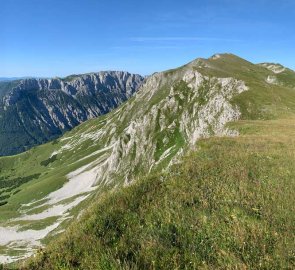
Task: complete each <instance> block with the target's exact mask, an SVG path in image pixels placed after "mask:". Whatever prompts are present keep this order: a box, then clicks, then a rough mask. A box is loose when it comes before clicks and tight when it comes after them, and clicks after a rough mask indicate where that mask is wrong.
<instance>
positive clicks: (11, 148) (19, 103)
mask: <svg viewBox="0 0 295 270" xmlns="http://www.w3.org/2000/svg"><path fill="white" fill-rule="evenodd" d="M143 79H144V78H143V77H141V76H140V75H134V74H129V73H127V72H115V71H111V72H100V73H92V74H85V75H75V76H70V77H67V78H65V79H58V78H56V79H24V80H21V81H12V82H1V83H0V130H1V132H0V155H11V154H16V153H19V152H22V151H24V150H26V149H28V148H30V147H32V146H34V145H36V144H41V143H44V142H47V141H48V140H51V139H54V138H56V137H58V136H60V135H61V134H62V133H63V132H65V131H67V130H70V129H71V128H73V127H75V126H77V125H78V124H79V123H82V122H84V121H85V120H87V119H90V118H94V117H97V116H99V115H102V114H105V113H107V112H109V111H111V110H112V109H114V108H116V107H118V106H119V105H120V104H121V103H123V102H124V101H126V100H127V99H128V98H130V97H131V96H132V95H133V94H134V93H135V92H136V91H137V89H138V87H139V86H140V85H141V84H142V82H143Z"/></svg>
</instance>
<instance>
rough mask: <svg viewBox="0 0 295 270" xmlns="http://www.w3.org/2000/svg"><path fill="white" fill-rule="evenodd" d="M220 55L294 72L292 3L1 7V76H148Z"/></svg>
mask: <svg viewBox="0 0 295 270" xmlns="http://www.w3.org/2000/svg"><path fill="white" fill-rule="evenodd" d="M220 52H231V53H234V54H237V55H239V56H241V57H243V58H246V59H248V60H250V61H252V62H263V61H268V62H280V63H282V64H284V65H286V66H288V67H291V68H293V69H295V1H294V0H280V1H277V0H276V1H272V0H267V1H266V0H255V1H250V0H248V1H243V0H220V1H218V0H215V1H213V0H211V1H210V0H207V1H204V0H203V1H198V0H195V1H193V0H181V1H175V0H170V1H168V0H157V1H155V0H149V1H135V0H134V1H131V0H0V76H44V77H49V76H65V75H69V74H74V73H76V74H77V73H86V72H92V71H99V70H127V71H130V72H135V73H140V74H144V75H147V74H150V73H153V72H155V71H161V70H165V69H169V68H173V67H177V66H180V65H183V64H185V63H187V62H189V61H191V60H193V59H195V58H197V57H209V56H211V55H212V54H214V53H220Z"/></svg>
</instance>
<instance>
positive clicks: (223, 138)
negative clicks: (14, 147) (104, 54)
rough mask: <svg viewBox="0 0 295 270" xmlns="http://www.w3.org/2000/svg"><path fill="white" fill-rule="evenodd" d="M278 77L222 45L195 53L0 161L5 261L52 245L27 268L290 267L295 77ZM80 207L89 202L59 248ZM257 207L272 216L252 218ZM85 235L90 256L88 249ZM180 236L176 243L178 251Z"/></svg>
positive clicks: (0, 254)
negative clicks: (218, 50)
mask: <svg viewBox="0 0 295 270" xmlns="http://www.w3.org/2000/svg"><path fill="white" fill-rule="evenodd" d="M275 71H276V72H277V69H276V70H275ZM276 72H274V71H273V70H270V69H269V67H265V66H261V65H254V64H252V63H250V62H248V61H246V60H244V59H241V58H239V57H237V56H234V55H231V54H222V55H214V56H213V57H211V58H209V59H196V60H194V61H192V62H191V63H189V64H187V65H185V66H182V67H180V68H178V69H174V70H169V71H166V72H161V73H156V74H154V75H152V76H150V77H149V78H148V79H147V80H146V82H145V83H144V85H143V86H142V87H141V88H140V89H139V91H138V92H137V93H136V94H135V95H134V96H133V97H132V98H131V99H129V100H128V101H127V102H126V103H124V104H123V105H121V106H120V107H119V108H117V109H115V110H114V111H112V112H110V113H108V114H106V115H104V116H100V117H98V118H96V119H91V120H88V121H86V122H85V123H83V124H81V125H79V126H78V127H76V128H74V129H73V130H71V131H69V132H67V133H66V134H65V135H64V136H62V137H61V138H60V139H58V140H55V141H53V142H51V143H47V144H45V145H42V146H38V147H36V148H33V149H31V150H29V151H27V152H25V153H22V154H19V155H16V156H11V157H3V158H0V168H1V171H0V176H1V179H0V184H1V187H0V192H1V194H0V196H1V200H0V204H1V206H0V212H1V215H0V233H1V234H2V235H5V237H4V238H1V239H0V261H2V262H12V261H15V260H19V259H22V258H24V257H27V256H30V255H31V254H33V253H34V251H35V250H36V249H37V248H38V247H40V246H41V245H47V244H48V243H50V242H51V244H49V247H48V250H45V251H42V252H41V253H42V254H39V256H38V257H37V258H36V260H35V261H32V262H31V264H30V266H26V267H35V268H36V269H42V267H43V268H45V269H46V267H47V268H48V269H50V267H53V268H56V269H71V268H75V267H76V268H77V269H96V268H97V269H99V268H102V269H106V268H107V267H109V268H118V267H119V268H120V267H121V268H131V269H134V268H142V267H146V268H151V269H152V268H165V267H164V266H165V264H167V266H171V267H172V268H177V267H180V268H184V265H185V267H187V268H193V267H196V266H198V267H203V268H204V269H206V268H208V267H209V268H212V267H217V268H224V265H226V264H228V265H230V266H231V267H232V268H233V269H234V268H235V267H238V268H241V267H242V268H243V267H244V268H245V267H250V266H251V265H252V266H253V268H255V267H256V268H259V267H260V265H261V267H262V266H263V267H264V266H265V267H264V268H267V267H268V266H270V267H275V266H278V267H289V265H292V264H291V263H292V256H293V255H292V251H290V250H292V249H293V247H292V242H291V240H292V238H291V237H292V233H291V232H292V229H294V228H293V227H292V226H293V225H292V222H293V221H292V219H290V218H289V216H288V215H290V213H292V212H291V211H292V205H293V204H292V203H290V204H289V202H292V198H291V197H292V192H293V190H294V186H293V185H294V181H292V179H294V178H293V175H294V174H293V173H294V171H293V170H292V166H293V164H294V156H293V155H294V151H293V150H294V148H293V147H292V146H293V133H292V132H293V131H292V127H293V125H294V124H293V119H294V114H295V90H294V88H295V73H294V72H293V71H290V70H287V69H284V70H280V73H276ZM270 77H271V79H270ZM239 133H240V136H238V137H236V136H237V135H238V134H239ZM216 136H217V137H216ZM188 153H190V154H188ZM183 156H187V157H186V158H184V159H182V157H183ZM180 160H182V161H181V163H180V164H178V165H175V164H177V163H178V162H179V161H180ZM173 164H174V165H173ZM255 164H256V165H255ZM27 168H30V170H29V171H28V170H27ZM170 168H171V169H170ZM143 175H151V176H150V177H149V176H147V177H145V178H147V179H143V178H144V177H143ZM280 177H281V178H282V179H281V180H280ZM206 181H208V184H207V185H206ZM261 181H262V182H261ZM133 182H135V183H136V184H134V185H132V186H131V187H129V188H127V189H123V190H122V188H123V187H124V186H129V185H130V184H131V183H133ZM157 183H158V184H157ZM161 183H162V184H161ZM166 183H167V185H168V186H169V185H170V184H171V186H170V188H168V187H167V186H166ZM169 183H170V184H169ZM262 183H263V184H262ZM154 184H155V185H154ZM284 186H286V188H287V187H288V189H287V190H285V189H283V188H284ZM215 187H216V188H215ZM142 188H143V189H144V190H143V191H140V190H141V189H142ZM239 188H241V189H239ZM260 188H261V189H260ZM190 189H191V192H190ZM120 190H122V191H120ZM173 190H175V192H174V191H173ZM278 190H284V193H278V192H277V191H278ZM157 192H159V194H156V193H157ZM137 194H138V196H137ZM140 194H141V195H140ZM194 194H195V195H196V201H194V199H193V198H194ZM287 194H289V195H287ZM283 195H287V196H286V198H285V197H284V196H283ZM280 196H281V197H280ZM186 197H187V200H186V199H184V198H186ZM198 198H201V199H200V200H201V201H199V199H198ZM225 198H226V199H225ZM271 198H275V199H276V200H278V201H280V202H281V204H282V208H275V205H274V204H271V203H270V202H271V201H272V200H273V199H271ZM182 199H183V200H184V201H185V202H186V203H181V201H179V200H182ZM256 201H257V204H256ZM120 202H122V203H120ZM161 203H163V205H162V206H163V212H162V211H161V207H160V205H161ZM89 204H93V206H92V210H89V212H87V213H88V214H87V213H86V214H84V215H83V217H82V220H81V221H80V222H78V223H76V224H75V225H74V226H73V227H72V229H70V231H69V232H68V233H65V234H64V236H62V237H61V240H59V241H58V243H57V244H54V242H53V241H55V239H56V237H57V236H56V235H59V234H60V233H61V232H63V230H64V229H65V228H67V227H68V226H69V224H70V223H71V220H72V219H73V218H75V217H77V216H79V217H80V213H81V210H82V209H85V208H87V206H88V205H89ZM132 205H133V206H132ZM177 205H178V208H177ZM185 205H187V212H186V208H185V207H186V206H185ZM260 205H261V206H260ZM260 207H262V208H260ZM250 208H251V209H252V208H253V209H254V210H253V209H252V210H251V209H250ZM267 208H269V210H267V211H266V209H267ZM100 209H103V211H100ZM157 209H158V210H157ZM261 209H263V211H266V212H263V213H267V214H266V215H263V218H261V219H259V218H258V216H259V215H260V214H259V213H260V212H261V211H262V210H261ZM278 209H279V210H281V209H283V210H284V211H285V212H284V211H282V212H280V211H279V210H278ZM102 212H104V213H106V214H105V215H104V214H103V213H102ZM112 212H114V213H116V214H114V215H113V216H112V215H111V213H112ZM166 212H167V215H168V216H166V214H165V213H166ZM89 213H90V214H89ZM169 213H170V214H169ZM255 213H256V214H255ZM272 213H273V214H272ZM117 214H118V215H117ZM145 214H147V216H145ZM109 215H110V220H108V216H109ZM231 215H233V217H231ZM255 215H256V216H255ZM116 216H117V219H116ZM91 217H93V219H92V218H91ZM168 217H169V218H168ZM225 217H228V218H229V220H226V219H225ZM237 217H240V218H241V219H240V220H239V219H238V218H237ZM223 218H224V219H223ZM203 219H204V220H205V221H204V220H203ZM194 220H195V221H194ZM232 220H235V222H238V226H237V227H235V226H234V225H233V226H230V224H232V223H231V222H233V221H232ZM158 221H159V222H158ZM168 221H169V222H168ZM207 221H208V224H207V223H206V222H207ZM173 222H174V223H175V224H174V225H175V226H176V229H175V226H174V225H173ZM194 222H195V223H194ZM227 222H228V223H227ZM271 222H273V223H271ZM116 224H118V226H119V227H117V225H116ZM161 224H163V230H164V231H161V228H162V227H161V226H162V225H161ZM226 224H229V225H228V226H226ZM278 224H281V225H282V228H285V233H286V234H284V233H283V232H281V231H279V225H278ZM284 224H285V225H284ZM207 225H208V227H207ZM173 226H174V227H173ZM185 226H192V228H191V229H189V228H187V227H185ZM128 228H130V230H129V229H128ZM185 228H186V229H185ZM214 228H217V232H220V235H219V234H218V235H216V234H215V231H214ZM170 229H171V231H169V230H170ZM96 230H98V231H96ZM203 230H204V231H203ZM132 231H133V232H134V237H132V236H131V233H132ZM198 231H200V235H199V234H198V233H197V232H198ZM217 232H216V233H217ZM268 232H269V237H270V240H271V241H270V242H267V239H266V238H265V237H266V236H267V235H268V234H267V233H268ZM108 233H110V234H108ZM161 233H163V235H162V236H161V235H159V234H161ZM256 233H257V235H260V236H261V237H260V238H259V237H258V238H255V237H256V236H255V235H256ZM85 234H87V235H88V238H87V239H89V241H91V243H92V244H93V245H91V247H93V253H92V249H91V250H89V251H87V250H86V248H87V247H86V246H85V245H83V239H85V237H86V236H85ZM169 234H171V237H170V236H169ZM211 234H212V237H213V236H214V237H213V238H214V239H213V240H212V239H211V238H210V235H211ZM175 235H178V236H179V237H180V238H181V239H180V240H177V241H180V242H181V241H183V242H182V244H180V245H178V244H177V245H176V246H173V245H174V244H173V241H174V242H175V241H176V240H173V239H175V238H177V237H178V236H177V237H176V236H175ZM274 235H277V237H278V238H277V242H275V243H273V242H272V241H274V240H273V239H274V238H273V236H274ZM70 236H71V237H72V241H70V239H68V238H69V237H70ZM287 236H288V237H289V238H288V237H287ZM63 237H64V238H63ZM166 237H167V238H166ZM169 237H170V238H169ZM194 237H197V239H195V238H194ZM198 237H199V238H198ZM206 237H207V238H206ZM227 237H228V238H227ZM239 237H240V238H241V239H244V240H245V241H244V242H245V243H246V244H248V246H247V247H246V246H245V247H243V245H242V244H241V243H242V242H243V241H242V242H240V238H239ZM251 237H253V239H252V238H251ZM169 239H172V240H173V241H172V240H171V241H172V242H171V241H170V240H169ZM206 239H207V240H208V241H207V240H206ZM247 239H248V240H247ZM246 240H247V241H246ZM104 241H106V242H104ZM162 241H163V243H162ZM167 241H168V242H167ZM169 241H170V242H169ZM198 241H200V242H198ZM206 241H207V242H206ZM260 242H261V243H264V245H265V247H264V248H266V249H267V248H268V247H269V245H270V243H273V244H272V245H273V248H272V250H271V251H269V250H268V249H267V251H262V252H260V253H259V252H258V250H260V248H261V246H259V244H260ZM282 243H284V244H287V246H286V249H285V251H286V252H284V250H283V248H284V247H283V244H282ZM67 244H69V245H70V246H67ZM231 244H232V245H233V246H231ZM71 245H72V248H71ZM162 245H164V246H162ZM199 245H201V246H202V245H203V246H202V248H200V246H199ZM88 247H89V246H88ZM129 247H130V249H129ZM157 248H158V251H157ZM194 248H195V251H196V252H193V249H194ZM210 248H211V250H210ZM131 249H132V250H131ZM164 249H167V253H163V252H164V251H163V250H164ZM252 249H253V254H252V253H251V252H252ZM102 250H104V252H102ZM123 250H126V252H125V253H124V251H123ZM161 250H162V251H163V252H161ZM206 250H207V251H206ZM202 251H204V253H200V252H202ZM287 251H288V252H287ZM198 252H199V253H198ZM290 252H291V253H290ZM94 253H95V254H96V253H97V254H96V255H95V254H94ZM193 253H194V256H195V257H192V256H193V255H192V254H193ZM100 254H101V256H100ZM160 254H165V256H166V257H165V258H166V259H165V258H163V259H162V258H160V257H161V256H160ZM189 254H190V255H189ZM210 254H211V255H210ZM287 254H289V255H287ZM290 254H291V255H290ZM209 255H210V256H211V257H210V258H209V257H208V256H209ZM280 256H283V257H282V259H281V260H280V259H279V257H280ZM91 257H93V259H92V260H91V259H90V258H91ZM252 257H253V258H252ZM74 258H77V259H76V261H75V260H74ZM149 258H150V259H149ZM169 258H173V260H172V261H171V262H170V263H171V264H170V263H168V259H169ZM222 258H224V260H225V261H221V259H222ZM251 258H252V259H251ZM187 259H188V260H190V261H191V262H192V263H191V266H190V264H187V263H188V261H186V260H187ZM251 260H252V261H251ZM268 260H269V261H268ZM203 262H204V263H203ZM108 263H109V264H108ZM173 263H174V264H173ZM267 263H269V264H267ZM266 266H267V267H266ZM91 267H92V268H91ZM103 267H105V268H103ZM263 267H262V268H263ZM167 269H168V268H167Z"/></svg>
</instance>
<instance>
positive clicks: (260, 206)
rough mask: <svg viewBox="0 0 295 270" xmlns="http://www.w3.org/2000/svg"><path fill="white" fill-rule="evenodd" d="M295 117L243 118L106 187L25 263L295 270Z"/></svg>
mask: <svg viewBox="0 0 295 270" xmlns="http://www.w3.org/2000/svg"><path fill="white" fill-rule="evenodd" d="M294 124H295V119H294V118H292V119H288V120H275V121H270V120H269V121H240V122H237V123H235V127H236V128H238V129H239V130H240V131H241V135H240V136H239V137H235V138H225V137H223V138H210V139H202V140H200V141H199V142H198V143H197V147H198V151H196V152H191V153H190V154H188V155H187V156H185V157H184V158H183V159H182V160H181V162H180V163H179V164H177V165H174V166H173V167H172V168H171V169H170V170H169V171H168V172H165V173H161V174H154V175H152V176H150V177H147V178H146V179H141V180H139V181H137V182H136V184H134V185H132V186H130V187H127V188H125V189H123V190H121V191H119V192H116V193H106V194H105V195H104V196H102V197H101V198H100V199H98V203H95V204H94V205H93V206H92V207H91V208H90V209H89V210H88V211H87V212H86V213H85V214H84V216H83V218H82V219H81V220H80V221H78V222H75V223H74V224H73V225H72V226H71V227H70V228H69V230H68V231H67V232H66V233H65V234H64V235H63V236H62V237H61V238H60V239H59V240H58V241H57V242H56V241H54V242H52V243H51V244H50V245H49V247H48V248H47V249H45V250H40V251H39V253H38V255H37V256H36V258H34V259H32V260H31V261H30V262H29V263H28V264H26V265H27V266H26V267H24V268H22V269H293V268H294V267H295V258H294V248H295V246H294V243H295V241H294V240H295V239H294V229H295V227H294V224H295V217H294V215H292V214H291V213H294V211H295V207H294V205H295V200H294V198H295V196H294V190H295V181H294V179H295V166H294V164H295V141H294V138H295V136H294V135H295V130H294Z"/></svg>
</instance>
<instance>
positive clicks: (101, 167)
mask: <svg viewBox="0 0 295 270" xmlns="http://www.w3.org/2000/svg"><path fill="white" fill-rule="evenodd" d="M247 90H248V87H247V86H246V85H245V82H244V81H242V80H238V79H235V78H232V77H228V78H218V77H208V76H206V75H203V74H201V73H200V72H198V71H197V70H193V69H191V68H188V69H186V68H183V69H180V70H177V72H163V73H156V74H154V75H152V76H150V77H149V78H148V79H147V80H146V82H145V83H144V84H143V85H142V87H141V88H140V90H139V91H138V92H137V93H136V94H135V97H134V99H133V100H132V102H127V103H126V104H124V105H123V106H121V107H120V108H119V109H117V110H116V111H114V112H113V113H111V114H108V115H107V116H106V117H105V118H104V119H102V120H101V121H100V122H99V123H97V124H96V125H95V126H93V125H91V124H89V127H86V126H85V127H84V130H83V131H81V132H78V133H75V134H74V135H72V134H71V135H70V136H69V137H68V136H65V137H64V138H63V142H62V144H64V145H63V146H62V147H61V148H60V149H59V150H57V151H55V152H53V153H52V155H57V156H61V157H62V156H63V154H64V153H66V152H67V151H73V150H74V149H79V148H82V145H84V144H85V143H86V142H87V145H92V144H93V145H98V144H99V145H101V149H100V150H98V151H97V152H94V153H92V154H91V155H90V156H91V157H93V156H94V155H97V156H98V158H97V159H96V160H94V161H93V162H92V163H91V164H89V168H93V174H94V175H96V177H95V178H96V183H97V184H98V185H105V184H109V183H111V182H114V181H116V180H114V179H118V181H122V180H124V182H125V184H127V183H129V182H130V181H132V178H133V177H134V175H136V174H137V173H138V172H139V171H140V172H141V173H147V172H149V171H151V170H152V169H153V168H156V167H158V166H160V167H167V165H169V164H170V163H171V162H172V163H173V162H174V160H176V159H177V157H178V156H179V155H180V154H182V153H183V152H184V151H185V150H187V149H189V148H191V147H194V145H195V143H196V142H197V140H198V139H200V138H204V137H209V136H214V135H237V133H236V131H232V130H229V129H228V128H227V127H226V124H227V123H228V122H230V121H234V120H237V119H239V117H240V111H239V108H238V107H237V106H234V105H233V104H232V103H231V100H232V98H233V97H235V96H237V95H239V94H240V93H242V92H244V91H247ZM84 158H85V157H84ZM86 158H88V157H86Z"/></svg>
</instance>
